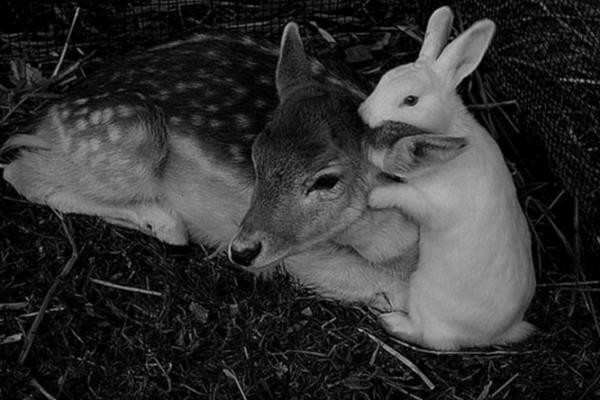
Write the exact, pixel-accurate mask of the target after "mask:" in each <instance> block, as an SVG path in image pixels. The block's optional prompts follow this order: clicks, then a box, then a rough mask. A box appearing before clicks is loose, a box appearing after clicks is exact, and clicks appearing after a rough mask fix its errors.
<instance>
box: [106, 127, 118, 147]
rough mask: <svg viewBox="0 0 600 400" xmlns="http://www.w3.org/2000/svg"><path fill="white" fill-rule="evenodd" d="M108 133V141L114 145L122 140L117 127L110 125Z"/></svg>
mask: <svg viewBox="0 0 600 400" xmlns="http://www.w3.org/2000/svg"><path fill="white" fill-rule="evenodd" d="M107 131H108V140H110V141H111V142H112V143H115V142H117V141H119V140H120V139H121V131H120V130H119V128H117V127H116V126H114V125H109V126H108V129H107Z"/></svg>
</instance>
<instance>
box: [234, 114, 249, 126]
mask: <svg viewBox="0 0 600 400" xmlns="http://www.w3.org/2000/svg"><path fill="white" fill-rule="evenodd" d="M234 118H235V122H236V124H237V126H238V127H239V128H242V129H244V128H248V127H249V126H250V118H248V116H247V115H246V114H236V115H235V117H234Z"/></svg>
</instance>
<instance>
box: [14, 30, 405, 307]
mask: <svg viewBox="0 0 600 400" xmlns="http://www.w3.org/2000/svg"><path fill="white" fill-rule="evenodd" d="M277 54H278V50H277V49H276V48H275V47H274V46H265V45H262V44H259V43H256V42H254V41H251V40H248V39H232V38H228V37H223V36H197V37H195V38H193V39H191V40H188V41H181V42H175V43H172V44H168V45H165V46H160V47H157V48H155V49H154V50H151V51H148V52H144V53H141V54H138V55H136V56H133V57H130V58H127V59H124V60H121V61H119V62H116V63H114V64H112V65H110V66H108V67H106V68H105V69H103V70H102V71H99V72H98V73H96V74H94V75H92V76H90V77H88V78H87V79H86V80H84V82H83V83H82V84H81V85H79V86H77V87H75V88H74V89H73V90H72V91H71V94H69V95H67V96H66V97H65V98H64V99H63V100H62V101H60V102H59V103H57V104H55V105H53V106H51V107H50V108H49V109H48V111H47V112H46V114H45V115H44V117H42V119H41V120H40V121H39V122H38V123H37V125H36V126H35V132H34V134H33V135H16V136H14V137H13V138H11V139H9V141H8V142H7V143H6V144H5V147H4V148H5V149H10V148H17V149H19V153H18V154H17V155H16V157H15V158H14V160H13V161H12V162H11V163H9V164H8V166H7V167H6V169H5V171H4V178H5V179H6V180H7V181H8V182H10V183H11V184H12V185H13V186H14V187H15V188H16V190H17V191H18V192H19V193H21V194H23V195H24V196H25V197H27V198H28V199H30V200H31V201H34V202H37V203H42V204H48V205H50V206H52V207H54V208H56V209H58V210H61V211H64V212H73V213H82V214H90V215H98V216H101V217H103V218H105V219H106V220H108V221H109V222H112V223H116V224H120V225H124V226H127V227H131V228H135V229H139V230H142V231H144V232H146V233H148V234H151V235H154V236H156V237H158V238H159V239H161V240H164V241H166V242H169V243H173V244H184V243H187V242H188V240H190V239H191V240H192V241H196V242H200V243H204V244H209V245H213V246H219V247H221V248H222V247H225V246H226V245H227V243H228V242H229V241H230V239H231V238H232V237H233V236H234V234H235V233H236V231H237V230H238V225H239V223H240V221H241V220H242V218H243V216H244V214H245V213H246V211H247V209H248V206H249V204H250V200H251V196H252V193H253V190H254V187H255V174H254V170H253V163H252V159H251V153H252V144H253V142H255V139H256V137H257V136H258V135H259V134H260V132H261V130H262V129H263V127H264V126H265V124H267V123H268V122H275V121H276V120H277V119H278V118H279V119H280V118H283V117H284V116H275V117H274V116H273V113H274V111H275V109H276V108H277V105H278V98H277V92H276V89H275V83H274V80H275V70H276V65H277V61H278V57H277ZM311 70H312V73H313V75H314V77H315V79H317V80H319V81H321V82H327V83H328V84H329V85H330V86H331V87H334V88H337V89H336V90H339V91H340V92H341V93H345V95H346V96H349V97H351V98H353V99H354V100H352V101H355V102H356V103H357V104H358V102H359V101H360V99H361V96H362V94H361V93H360V92H359V91H358V90H357V89H354V88H353V87H352V85H351V84H350V83H348V82H341V81H340V80H339V79H337V78H336V77H334V76H330V75H328V74H327V73H326V71H324V69H323V67H322V66H320V64H318V63H316V62H314V61H313V62H311ZM355 115H356V111H355V109H354V111H353V112H352V117H355ZM337 117H342V116H337ZM273 119H274V120H275V121H273ZM294 140H295V139H294V138H293V137H292V138H291V142H290V143H291V145H292V149H293V147H294V144H293V143H294ZM280 162H281V163H284V164H285V160H281V161H280ZM363 163H364V164H366V160H364V161H363ZM276 166H277V165H276ZM348 171H349V172H348V173H352V174H356V173H359V171H358V170H356V171H355V170H348ZM286 173H289V174H291V175H292V176H293V174H294V170H293V169H292V170H286ZM370 179H371V178H365V179H364V181H365V182H372V179H371V180H370ZM369 185H370V184H368V183H367V184H365V185H363V186H361V187H360V188H357V195H359V197H360V196H362V198H363V201H362V203H363V204H362V206H361V207H362V208H361V209H359V210H356V211H353V212H352V215H353V217H352V218H351V219H344V220H343V221H342V222H343V224H341V223H340V224H341V225H339V226H338V229H337V230H336V231H335V232H332V233H331V234H330V235H326V236H323V237H322V238H321V240H320V241H318V242H315V243H312V244H311V246H305V248H303V250H302V251H300V252H298V253H297V254H295V255H292V254H290V257H288V258H287V259H286V268H287V270H288V271H289V272H290V273H291V274H292V275H293V276H295V277H297V278H298V279H299V280H300V281H301V282H302V283H304V284H305V285H306V286H309V287H312V288H314V289H315V290H317V291H318V292H319V293H321V294H323V295H326V296H329V297H334V298H337V299H341V300H346V301H361V302H369V301H370V299H372V298H373V297H374V295H375V294H376V293H378V292H384V291H391V290H394V288H395V287H396V286H397V285H398V281H399V280H401V279H400V278H399V276H401V275H402V274H403V272H401V271H402V270H405V271H406V270H409V269H410V268H411V267H412V266H413V265H414V250H413V251H409V250H410V249H414V248H415V243H416V228H415V227H414V225H413V224H411V223H410V222H408V221H407V220H406V217H405V216H404V215H403V214H401V213H399V212H396V211H393V210H382V211H381V212H375V213H377V214H382V215H385V216H386V217H385V218H384V220H385V221H386V222H387V223H389V224H390V226H393V228H391V229H389V230H384V231H383V234H387V235H389V234H390V232H394V234H396V235H399V237H396V241H389V240H388V241H387V243H392V242H394V243H395V246H393V247H392V248H391V249H381V251H379V250H377V249H374V250H370V249H369V245H368V243H367V242H365V241H364V240H361V241H360V245H359V246H358V247H360V248H361V251H360V252H358V251H356V250H354V249H353V240H352V239H348V238H358V237H359V235H358V234H356V233H352V231H353V230H355V229H364V227H365V226H368V225H369V222H368V221H373V222H375V219H373V218H369V217H368V215H369V214H371V213H373V212H372V211H370V210H368V209H367V208H366V202H365V200H366V194H367V190H368V188H369V187H370V186H369ZM276 190H283V189H280V188H276ZM361 193H362V194H361ZM331 204H332V203H331V202H323V203H322V205H323V207H324V208H327V207H331ZM347 206H350V205H347ZM274 207H276V208H281V207H285V204H283V205H282V204H279V205H274ZM342 208H343V207H342ZM291 211H293V210H291ZM359 221H367V222H366V223H365V222H362V223H361V224H357V225H356V228H353V224H354V223H356V222H359ZM305 222H306V223H308V222H309V221H305ZM281 223H282V224H283V225H285V221H281ZM399 227H400V228H399ZM402 227H404V229H403V228H402ZM374 231H375V230H374ZM336 235H339V237H340V242H339V243H338V242H337V241H336V240H335V236H336ZM374 240H375V239H374ZM398 242H402V243H405V244H406V246H398V245H397V243H398ZM381 252H383V253H385V255H384V256H381V255H379V254H380V253H381ZM405 252H406V256H404V253H405ZM365 257H372V258H373V260H374V261H373V262H371V259H368V258H365ZM393 259H394V260H397V261H398V263H394V268H389V267H388V266H387V264H385V263H384V262H382V263H381V266H376V265H374V262H380V261H381V260H387V261H388V262H389V261H390V260H393ZM399 263H404V264H402V265H399ZM261 271H264V270H261ZM399 271H400V272H399ZM391 277H393V279H392V278H391Z"/></svg>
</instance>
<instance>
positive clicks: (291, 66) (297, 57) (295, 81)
mask: <svg viewBox="0 0 600 400" xmlns="http://www.w3.org/2000/svg"><path fill="white" fill-rule="evenodd" d="M311 76H312V74H311V69H310V63H309V61H308V58H307V57H306V54H305V53H304V46H303V45H302V39H301V38H300V32H299V30H298V25H297V24H296V23H294V22H290V23H289V24H287V25H286V26H285V29H284V30H283V36H282V38H281V48H280V50H279V62H278V63H277V72H276V74H275V85H276V86H277V94H278V95H279V100H283V98H284V97H285V96H286V95H287V93H288V92H289V89H290V88H292V87H294V86H298V85H302V84H306V83H309V82H310V81H311Z"/></svg>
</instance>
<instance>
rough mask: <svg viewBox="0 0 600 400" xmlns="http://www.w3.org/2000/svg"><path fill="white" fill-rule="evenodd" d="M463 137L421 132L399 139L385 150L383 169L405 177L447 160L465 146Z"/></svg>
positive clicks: (460, 152)
mask: <svg viewBox="0 0 600 400" xmlns="http://www.w3.org/2000/svg"><path fill="white" fill-rule="evenodd" d="M467 144H468V141H467V139H466V138H464V137H452V136H444V135H438V134H421V135H414V136H406V137H403V138H401V139H399V140H398V141H397V142H396V144H394V146H392V147H391V148H390V149H388V150H387V151H386V152H385V155H384V158H383V168H382V169H383V171H384V172H387V173H388V174H392V175H396V176H400V177H405V176H406V175H408V174H411V173H414V172H419V171H423V170H426V169H429V168H433V167H435V166H438V165H441V164H443V163H445V162H448V161H450V160H452V159H454V158H456V157H458V156H459V155H460V154H462V153H463V152H464V151H465V150H466V148H467Z"/></svg>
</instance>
